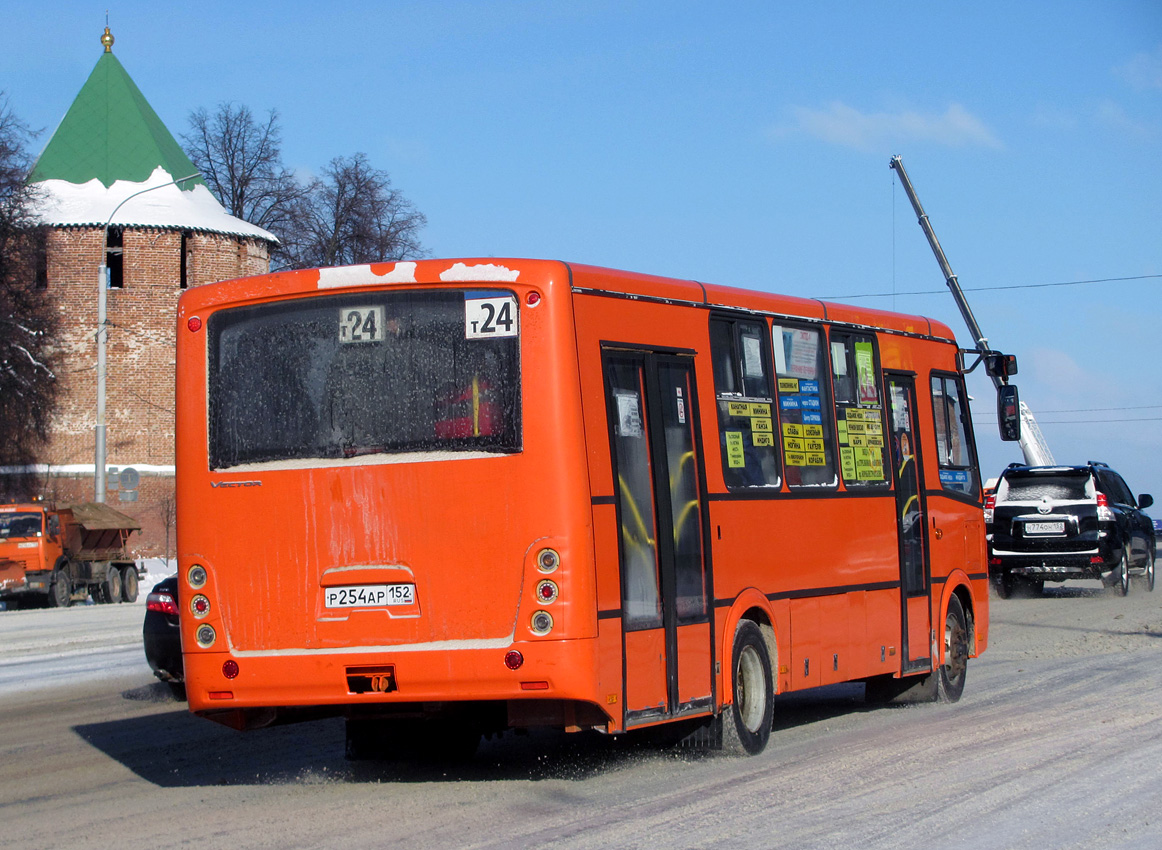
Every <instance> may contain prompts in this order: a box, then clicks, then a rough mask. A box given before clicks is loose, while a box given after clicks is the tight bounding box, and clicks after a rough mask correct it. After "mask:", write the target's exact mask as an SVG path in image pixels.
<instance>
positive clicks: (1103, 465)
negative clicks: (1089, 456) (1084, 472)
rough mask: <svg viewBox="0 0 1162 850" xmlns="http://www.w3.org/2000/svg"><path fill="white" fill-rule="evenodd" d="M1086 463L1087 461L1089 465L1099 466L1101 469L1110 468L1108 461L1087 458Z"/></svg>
mask: <svg viewBox="0 0 1162 850" xmlns="http://www.w3.org/2000/svg"><path fill="white" fill-rule="evenodd" d="M1086 463H1088V464H1089V465H1090V466H1100V467H1101V468H1102V469H1109V468H1110V465H1109V464H1108V463H1102V462H1101V461H1100V460H1088V461H1086Z"/></svg>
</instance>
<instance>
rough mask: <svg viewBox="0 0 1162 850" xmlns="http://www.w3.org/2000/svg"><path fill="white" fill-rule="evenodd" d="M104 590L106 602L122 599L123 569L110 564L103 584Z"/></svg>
mask: <svg viewBox="0 0 1162 850" xmlns="http://www.w3.org/2000/svg"><path fill="white" fill-rule="evenodd" d="M102 590H104V591H105V601H106V602H120V601H121V571H120V570H119V569H117V568H116V567H114V566H112V565H110V566H109V568H108V569H107V570H106V571H105V582H104V584H103V585H102Z"/></svg>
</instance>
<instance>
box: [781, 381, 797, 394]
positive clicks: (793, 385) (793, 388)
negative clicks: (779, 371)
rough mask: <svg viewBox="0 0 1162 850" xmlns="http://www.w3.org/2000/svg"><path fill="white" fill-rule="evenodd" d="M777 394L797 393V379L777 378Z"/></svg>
mask: <svg viewBox="0 0 1162 850" xmlns="http://www.w3.org/2000/svg"><path fill="white" fill-rule="evenodd" d="M779 392H781V393H797V392H799V379H798V378H779Z"/></svg>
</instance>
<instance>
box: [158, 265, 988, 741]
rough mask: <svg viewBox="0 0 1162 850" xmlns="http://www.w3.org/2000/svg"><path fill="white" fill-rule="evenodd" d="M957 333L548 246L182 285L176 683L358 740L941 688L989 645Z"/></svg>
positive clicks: (760, 724)
mask: <svg viewBox="0 0 1162 850" xmlns="http://www.w3.org/2000/svg"><path fill="white" fill-rule="evenodd" d="M962 354H963V353H962V352H960V351H959V350H958V348H957V345H956V343H955V341H954V337H953V334H952V332H951V331H950V330H949V328H948V327H947V326H945V325H943V324H941V323H939V322H936V321H933V320H930V319H926V318H921V317H918V316H906V315H899V314H895V313H888V312H883V311H877V310H872V309H866V308H858V307H850V306H843V305H839V304H832V303H824V302H821V301H816V300H810V299H803V298H794V297H784V296H779V295H772V294H766V293H759V292H752V291H746V290H742V289H733V288H727V287H722V286H712V285H709V284H703V283H698V282H695V281H688V280H672V279H665V278H661V277H651V276H647V275H642V274H633V273H627V272H620V271H613V270H609V269H603V268H595V267H590V266H583V265H574V264H566V263H563V262H555V261H544V260H519V259H495V258H493V259H460V260H424V261H419V262H398V263H382V264H371V265H365V266H352V267H345V268H329V269H314V270H305V271H292V272H283V273H278V274H271V275H266V276H261V277H252V278H245V279H240V280H234V281H227V282H223V283H218V284H213V285H209V286H203V287H198V288H196V289H190V290H188V291H187V292H185V293H184V294H183V295H182V297H181V301H180V305H179V310H178V336H177V386H178V394H177V470H178V472H177V475H178V478H177V500H178V501H177V512H178V524H177V528H178V549H179V575H180V581H181V598H182V600H183V602H184V605H183V611H182V624H181V636H182V646H183V652H184V663H185V674H186V691H187V694H188V697H189V704H190V709H191V710H192V711H193V712H195V713H196V714H199V715H201V716H204V717H207V718H210V719H212V720H215V721H218V722H220V723H224V724H227V725H230V726H233V727H235V728H239V729H245V728H255V727H260V726H264V725H267V724H271V723H276V722H287V721H293V720H299V719H309V718H315V717H321V716H334V715H341V716H344V717H345V718H346V719H347V736H348V738H347V743H348V752H349V754H352V755H358V754H359V753H362V752H371V751H373V750H374V748H376V747H381V748H384V749H385V750H386V751H387V752H391V751H393V750H395V749H396V748H400V749H402V748H405V747H407V746H408V745H409V743H410V742H412V741H415V740H421V739H422V740H428V741H432V742H438V744H435V743H433V744H432V746H442V747H447V748H449V749H454V748H459V749H460V750H466V751H471V750H472V749H474V748H475V747H476V745H477V742H478V741H479V738H480V736H481V735H482V734H490V733H494V732H499V731H502V730H505V729H512V728H522V727H534V726H549V727H558V728H563V729H566V730H571V731H578V730H583V729H596V730H601V731H603V732H606V733H621V732H625V731H628V730H634V729H641V728H646V727H659V729H657V730H655V731H658V732H659V733H662V734H666V733H669V734H674V735H679V734H681V735H692V736H695V737H697V738H698V739H700V740H701V741H702V742H703V743H704V744H708V745H715V744H717V743H720V742H721V741H722V739H723V736H724V735H725V737H726V739H727V741H728V743H730V744H731V745H733V746H735V747H737V748H741V749H743V750H745V751H747V752H751V753H756V752H759V751H760V750H762V748H763V747H764V746H765V744H766V742H767V740H768V737H769V735H770V730H771V723H772V712H773V699H774V695H775V694H780V693H787V692H790V691H796V690H800V689H804V688H812V687H817V686H821V685H827V684H832V683H838V682H859V681H862V682H865V683H867V694H868V698H869V699H873V700H881V699H882V700H887V699H893V698H908V699H921V700H923V699H931V700H936V699H944V700H956V699H957V698H959V696H960V693H961V691H962V689H963V687H964V682H965V674H966V663H967V660H968V658H970V657H973V656H976V655H978V654H979V653H981V652H982V651H983V650H984V649H985V646H986V645H987V641H988V573H987V566H986V561H985V552H984V545H985V544H984V529H983V520H982V505H981V483H980V476H979V472H978V469H977V462H976V449H975V443H974V438H973V432H972V425H971V419H970V416H969V409H968V397H967V394H966V392H965V385H964V379H963V372H964V366H963V358H962ZM663 724H669V725H668V726H666V727H665V728H661V727H662V726H663ZM425 733H432V734H430V735H425Z"/></svg>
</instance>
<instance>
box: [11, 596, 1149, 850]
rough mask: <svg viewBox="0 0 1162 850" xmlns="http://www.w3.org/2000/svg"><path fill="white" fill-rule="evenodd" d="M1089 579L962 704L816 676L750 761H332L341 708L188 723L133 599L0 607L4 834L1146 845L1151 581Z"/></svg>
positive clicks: (159, 844)
mask: <svg viewBox="0 0 1162 850" xmlns="http://www.w3.org/2000/svg"><path fill="white" fill-rule="evenodd" d="M1096 587H1097V586H1096V585H1088V584H1084V583H1073V584H1070V585H1069V586H1068V587H1065V588H1056V589H1050V590H1049V591H1048V592H1047V594H1049V595H1047V596H1046V597H1045V598H1042V599H1036V600H1027V599H1026V600H1022V599H1013V600H1004V601H1002V600H998V599H995V598H994V599H993V601H992V604H993V631H992V640H993V643H992V647H991V648H990V650H989V651H988V652H987V653H986V654H985V656H984V657H982V658H980V659H977V660H975V661H973V662H972V664H971V666H970V669H969V680H968V687H967V688H966V690H965V695H964V698H963V699H962V700H961V701H960V702H959V703H958V704H956V705H924V706H912V707H906V708H886V709H885V708H880V709H874V710H873V709H869V708H867V707H865V705H864V704H863V702H862V688H861V687H860V686H842V687H833V688H828V689H824V690H821V691H817V692H813V693H809V694H805V695H792V696H787V697H782V698H780V699H779V704H778V706H777V714H776V726H775V730H774V733H773V735H772V737H771V742H770V745H769V746H768V747H767V749H766V751H765V752H763V753H762V754H761V755H759V756H757V757H753V758H743V757H729V756H724V755H719V754H711V755H696V754H690V753H683V752H659V751H656V750H649V749H641V748H635V747H632V746H628V745H625V744H622V743H610V742H609V741H607V740H605V739H602V738H597V737H592V738H591V737H581V736H564V735H550V734H540V735H530V736H521V737H518V736H513V735H510V736H506V737H505V738H503V739H501V740H499V741H491V742H487V743H486V744H485V745H484V746H483V747H482V748H481V750H480V752H479V753H478V755H477V758H476V759H475V760H474V761H473V762H472V763H470V764H468V765H464V766H460V767H444V766H438V765H428V766H424V765H410V766H409V765H400V764H386V763H384V764H375V763H366V762H358V763H350V762H346V761H345V760H344V759H343V756H342V749H343V726H342V722H341V721H337V720H330V721H319V722H314V723H308V724H299V725H295V726H284V727H278V728H273V729H266V730H259V731H256V732H249V733H236V732H233V731H231V730H228V729H225V728H223V727H220V726H217V725H215V724H212V723H210V722H208V721H204V720H200V719H197V718H194V717H191V716H190V715H189V714H188V713H186V711H185V705H184V704H182V703H176V702H173V701H172V698H171V696H170V694H169V691H168V689H166V688H165V686H163V685H161V684H160V683H156V682H154V681H153V680H152V677H151V676H150V674H149V671H148V669H147V668H146V667H145V663H144V657H143V656H142V655H141V651H140V647H139V645H137V640H138V636H139V634H140V620H141V616H142V613H143V609H142V607H141V606H140V604H139V605H137V606H124V605H123V606H92V607H90V608H88V609H69V610H66V611H28V612H4V613H0V846H5V847H14V848H33V847H69V848H90V847H91V848H101V850H105V848H108V847H110V846H116V847H119V848H166V847H224V846H230V847H272V848H273V847H277V848H313V847H342V848H344V850H354V849H355V848H365V847H366V848H371V847H376V848H378V847H393V846H400V847H408V848H414V850H424V849H425V848H447V847H465V848H509V847H512V848H517V847H521V848H525V847H536V848H554V847H563V848H565V847H567V848H608V847H618V848H654V847H657V848H663V847H664V848H736V847H744V848H746V847H756V848H759V847H761V848H767V847H771V848H775V847H787V848H796V850H804V848H859V850H867V848H915V847H926V848H973V849H974V850H988V848H997V849H998V850H1001V848H1004V850H1021V848H1030V850H1031V849H1032V848H1087V850H1090V849H1091V848H1095V847H1100V848H1103V849H1104V850H1109V848H1142V850H1146V849H1147V848H1150V850H1153V848H1158V847H1162V767H1160V765H1162V723H1160V722H1159V721H1160V719H1162V663H1160V662H1162V590H1160V591H1159V592H1157V593H1146V592H1144V590H1143V589H1142V588H1141V587H1135V588H1134V591H1133V592H1132V593H1131V595H1130V597H1129V598H1127V599H1122V598H1120V597H1117V596H1115V595H1112V594H1109V593H1105V592H1102V591H1099V590H1096V589H1094V588H1096ZM69 633H71V635H70V636H68V637H64V636H62V635H65V634H69ZM50 635H51V636H54V637H52V639H51V640H50V641H49V642H50V643H53V644H54V648H51V649H50V650H49V651H48V652H47V653H43V657H41V655H38V654H37V653H38V652H40V648H41V647H42V645H43V643H44V641H46V640H48V636H50ZM14 647H16V648H15V649H14ZM98 651H99V653H100V654H94V653H97V652H98ZM86 653H88V654H87V657H88V659H89V661H88V662H86V661H85V660H84V659H85V658H86ZM97 659H100V660H99V661H98V660H97ZM38 670H48V671H50V672H49V673H47V674H45V675H38V674H37V671H38Z"/></svg>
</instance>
